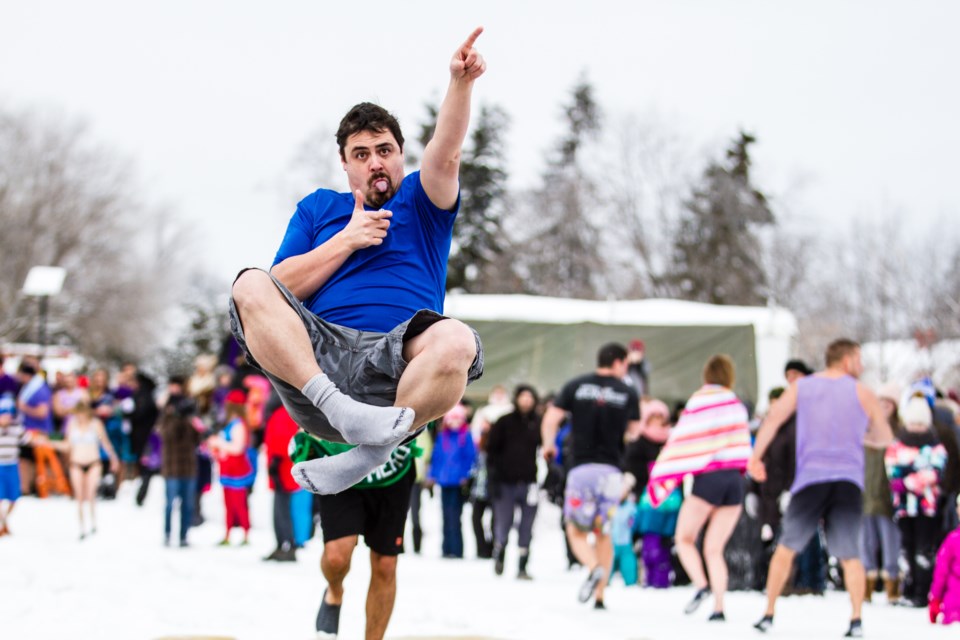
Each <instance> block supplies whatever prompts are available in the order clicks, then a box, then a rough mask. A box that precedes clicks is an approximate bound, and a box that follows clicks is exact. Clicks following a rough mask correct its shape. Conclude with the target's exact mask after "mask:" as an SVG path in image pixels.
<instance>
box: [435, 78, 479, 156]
mask: <svg viewBox="0 0 960 640" xmlns="http://www.w3.org/2000/svg"><path fill="white" fill-rule="evenodd" d="M472 94H473V81H467V80H459V79H454V80H451V81H450V86H449V87H448V89H447V95H446V96H445V97H444V99H443V103H442V104H441V105H440V111H439V113H438V114H437V127H436V129H435V131H434V133H433V138H432V139H431V141H430V146H431V148H430V152H431V153H430V156H431V157H430V160H431V162H434V163H436V164H437V165H438V166H437V167H436V168H437V169H440V170H442V169H443V167H444V165H455V166H454V169H453V171H454V172H456V171H457V170H459V166H460V150H461V148H462V147H463V141H464V139H465V138H466V137H467V128H468V127H469V126H470V100H471V96H472ZM426 155H427V154H424V156H425V157H424V163H426V160H427V157H426Z"/></svg>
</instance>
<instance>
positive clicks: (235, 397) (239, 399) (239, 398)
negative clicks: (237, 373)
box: [224, 389, 247, 404]
mask: <svg viewBox="0 0 960 640" xmlns="http://www.w3.org/2000/svg"><path fill="white" fill-rule="evenodd" d="M224 402H227V403H229V404H246V403H247V394H245V393H244V392H243V391H241V390H240V389H234V390H233V391H231V392H230V393H228V394H227V397H226V398H224Z"/></svg>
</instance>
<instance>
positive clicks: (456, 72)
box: [450, 27, 487, 82]
mask: <svg viewBox="0 0 960 640" xmlns="http://www.w3.org/2000/svg"><path fill="white" fill-rule="evenodd" d="M481 33H483V27H477V28H476V29H474V30H473V33H471V34H470V37H469V38H467V41H466V42H464V43H463V44H462V45H460V48H459V49H457V51H456V53H454V54H453V59H452V60H451V61H450V77H451V78H452V79H453V80H467V81H469V82H473V81H474V80H476V79H477V78H479V77H480V76H482V75H483V72H484V71H486V70H487V63H486V62H485V61H484V59H483V56H481V55H480V52H479V51H477V50H476V49H474V48H473V43H474V42H476V41H477V38H479V37H480V34H481Z"/></svg>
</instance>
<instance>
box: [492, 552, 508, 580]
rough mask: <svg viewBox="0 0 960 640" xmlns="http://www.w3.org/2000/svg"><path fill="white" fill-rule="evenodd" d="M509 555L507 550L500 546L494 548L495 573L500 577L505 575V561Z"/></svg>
mask: <svg viewBox="0 0 960 640" xmlns="http://www.w3.org/2000/svg"><path fill="white" fill-rule="evenodd" d="M506 555H507V550H506V549H504V548H503V547H501V546H500V545H495V546H494V548H493V572H494V573H495V574H497V575H498V576H502V575H503V561H504V558H505V556H506Z"/></svg>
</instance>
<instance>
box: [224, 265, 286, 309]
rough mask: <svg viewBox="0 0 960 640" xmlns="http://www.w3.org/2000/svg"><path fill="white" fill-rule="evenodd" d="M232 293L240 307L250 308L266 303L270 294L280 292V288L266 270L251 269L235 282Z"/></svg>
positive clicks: (235, 302) (234, 300)
mask: <svg viewBox="0 0 960 640" xmlns="http://www.w3.org/2000/svg"><path fill="white" fill-rule="evenodd" d="M231 293H232V295H233V302H234V304H236V305H237V308H238V309H250V308H251V307H253V306H254V305H256V304H257V303H261V304H264V303H265V300H266V299H268V297H269V296H270V295H276V294H277V293H278V289H277V286H276V285H275V284H274V283H273V280H272V279H271V278H270V276H269V275H267V273H266V272H264V271H260V270H259V269H249V270H247V271H244V272H243V273H242V274H240V277H238V278H237V280H236V282H234V283H233V290H232V292H231Z"/></svg>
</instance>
